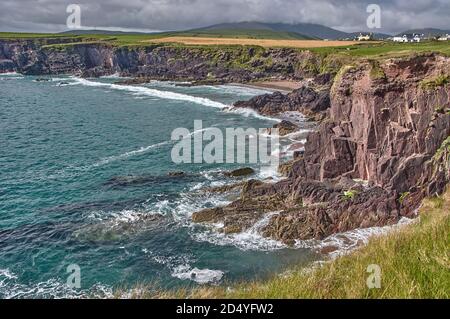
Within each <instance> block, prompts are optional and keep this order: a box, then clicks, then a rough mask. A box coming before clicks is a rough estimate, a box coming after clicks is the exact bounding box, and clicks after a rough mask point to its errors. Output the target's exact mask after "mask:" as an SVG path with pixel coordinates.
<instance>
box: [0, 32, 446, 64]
mask: <svg viewBox="0 0 450 319" xmlns="http://www.w3.org/2000/svg"><path fill="white" fill-rule="evenodd" d="M170 36H189V37H192V36H199V37H200V36H201V37H205V36H206V37H224V38H225V37H232V38H256V39H274V40H276V39H280V40H281V39H284V40H286V39H301V38H302V37H301V36H300V35H298V34H295V33H288V32H274V31H270V30H239V29H230V30H227V29H222V30H208V31H202V30H199V31H190V32H164V33H157V34H83V35H70V34H44V33H9V32H0V39H35V40H43V39H61V40H63V39H64V40H65V41H67V40H72V42H74V43H73V44H72V45H74V44H76V43H84V42H96V41H98V42H108V43H109V44H111V45H115V46H141V47H143V46H152V44H151V43H145V42H143V41H146V40H151V39H157V38H163V37H170ZM449 42H450V41H427V42H422V43H393V42H380V43H361V44H357V45H353V46H342V47H323V48H308V49H307V50H310V51H313V52H316V53H320V54H321V55H322V56H324V57H326V56H328V55H341V56H344V57H345V56H348V57H362V58H377V57H380V58H383V57H390V56H402V55H409V54H412V53H422V52H440V53H442V54H445V55H450V43H449ZM56 44H57V43H52V45H56ZM298 50H303V49H298Z"/></svg>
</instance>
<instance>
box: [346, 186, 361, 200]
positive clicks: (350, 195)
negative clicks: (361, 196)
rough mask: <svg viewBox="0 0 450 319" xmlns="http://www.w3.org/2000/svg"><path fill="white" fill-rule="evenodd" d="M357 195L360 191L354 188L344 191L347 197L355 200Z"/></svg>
mask: <svg viewBox="0 0 450 319" xmlns="http://www.w3.org/2000/svg"><path fill="white" fill-rule="evenodd" d="M356 195H358V191H356V190H353V189H351V190H348V191H345V192H344V196H345V198H347V199H349V200H353V199H354V198H355V197H356Z"/></svg>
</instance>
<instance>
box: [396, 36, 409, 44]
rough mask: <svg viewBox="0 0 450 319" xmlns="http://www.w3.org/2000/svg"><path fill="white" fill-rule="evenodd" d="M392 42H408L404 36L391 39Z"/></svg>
mask: <svg viewBox="0 0 450 319" xmlns="http://www.w3.org/2000/svg"><path fill="white" fill-rule="evenodd" d="M392 41H394V42H409V41H408V37H407V36H406V35H402V36H401V37H393V38H392Z"/></svg>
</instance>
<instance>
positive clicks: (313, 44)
mask: <svg viewBox="0 0 450 319" xmlns="http://www.w3.org/2000/svg"><path fill="white" fill-rule="evenodd" d="M142 42H151V43H183V44H187V45H258V46H261V47H266V48H268V47H292V48H322V47H339V46H347V45H354V44H357V43H358V42H356V41H323V40H271V39H233V38H198V37H167V38H161V39H151V40H145V41H142Z"/></svg>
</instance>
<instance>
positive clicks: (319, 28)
mask: <svg viewBox="0 0 450 319" xmlns="http://www.w3.org/2000/svg"><path fill="white" fill-rule="evenodd" d="M220 30H265V31H271V32H284V33H288V34H291V35H292V36H293V35H295V34H297V35H298V36H296V37H299V38H305V39H308V38H309V39H339V38H344V37H346V36H347V33H345V32H342V31H338V30H335V29H332V28H329V27H325V26H323V25H319V24H311V23H299V24H286V23H263V22H238V23H222V24H216V25H213V26H209V27H205V28H200V29H195V30H190V31H189V32H195V31H196V32H203V33H206V32H218V31H220Z"/></svg>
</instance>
